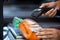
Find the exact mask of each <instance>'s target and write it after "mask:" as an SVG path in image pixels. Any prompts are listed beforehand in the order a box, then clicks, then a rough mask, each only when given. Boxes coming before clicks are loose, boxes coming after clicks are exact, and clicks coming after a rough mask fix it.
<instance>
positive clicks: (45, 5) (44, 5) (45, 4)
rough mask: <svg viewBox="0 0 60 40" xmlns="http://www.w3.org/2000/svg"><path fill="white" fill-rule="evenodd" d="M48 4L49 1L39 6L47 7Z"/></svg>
mask: <svg viewBox="0 0 60 40" xmlns="http://www.w3.org/2000/svg"><path fill="white" fill-rule="evenodd" d="M48 6H49V3H43V4H42V5H41V6H40V7H39V8H45V7H48Z"/></svg>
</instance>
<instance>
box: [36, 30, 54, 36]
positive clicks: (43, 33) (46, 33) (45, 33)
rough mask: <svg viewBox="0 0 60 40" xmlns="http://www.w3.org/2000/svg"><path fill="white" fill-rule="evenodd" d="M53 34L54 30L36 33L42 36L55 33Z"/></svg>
mask: <svg viewBox="0 0 60 40" xmlns="http://www.w3.org/2000/svg"><path fill="white" fill-rule="evenodd" d="M53 34H54V33H53V32H45V31H43V32H38V33H36V35H40V36H42V35H53Z"/></svg>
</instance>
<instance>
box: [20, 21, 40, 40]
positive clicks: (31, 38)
mask: <svg viewBox="0 0 60 40" xmlns="http://www.w3.org/2000/svg"><path fill="white" fill-rule="evenodd" d="M30 27H31V24H29V23H28V22H27V21H24V20H23V21H22V22H21V23H20V24H19V29H20V30H21V32H22V34H23V36H24V37H25V38H26V39H27V40H40V39H39V38H38V37H37V36H36V34H35V32H32V31H31V30H30V29H29V28H30Z"/></svg>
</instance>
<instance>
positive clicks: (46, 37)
mask: <svg viewBox="0 0 60 40" xmlns="http://www.w3.org/2000/svg"><path fill="white" fill-rule="evenodd" d="M37 37H38V38H45V39H48V38H54V37H53V35H43V36H37Z"/></svg>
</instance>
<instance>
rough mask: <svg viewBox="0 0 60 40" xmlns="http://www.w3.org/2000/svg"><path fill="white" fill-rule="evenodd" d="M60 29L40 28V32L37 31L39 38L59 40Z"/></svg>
mask: <svg viewBox="0 0 60 40" xmlns="http://www.w3.org/2000/svg"><path fill="white" fill-rule="evenodd" d="M59 31H60V30H58V29H54V28H43V29H40V30H39V32H37V33H36V35H37V37H38V38H41V39H44V40H59V38H60V33H59Z"/></svg>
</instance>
